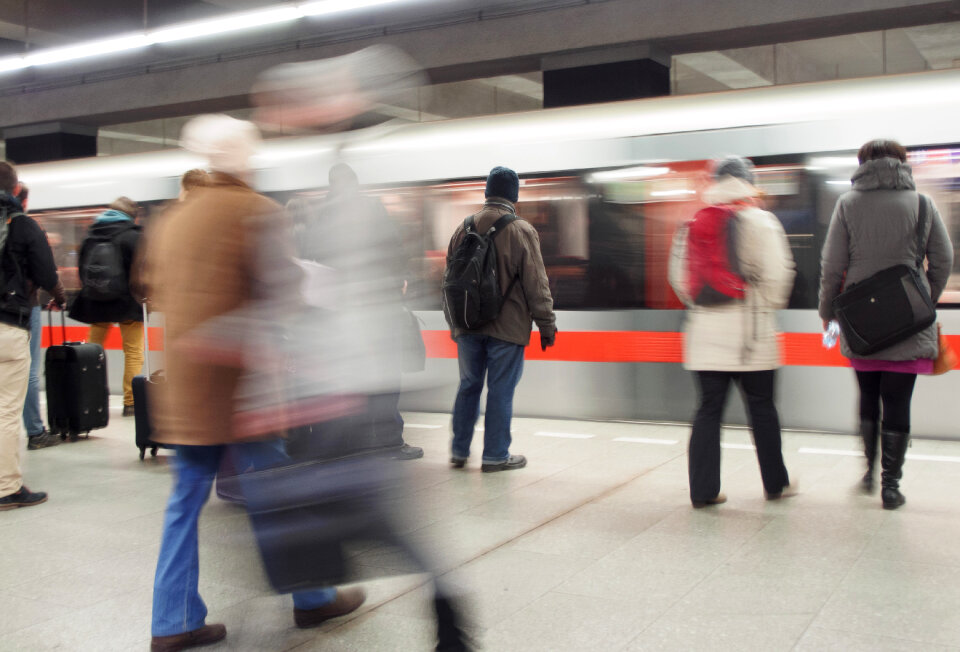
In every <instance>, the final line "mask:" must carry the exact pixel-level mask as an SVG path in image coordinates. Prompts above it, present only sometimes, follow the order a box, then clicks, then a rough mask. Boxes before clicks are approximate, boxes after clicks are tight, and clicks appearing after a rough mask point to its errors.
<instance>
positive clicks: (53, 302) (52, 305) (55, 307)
mask: <svg viewBox="0 0 960 652" xmlns="http://www.w3.org/2000/svg"><path fill="white" fill-rule="evenodd" d="M46 308H47V310H53V311H59V310H63V306H62V305H60V304H58V303H57V300H56V299H50V301H49V303H47V305H46Z"/></svg>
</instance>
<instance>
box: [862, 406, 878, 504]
mask: <svg viewBox="0 0 960 652" xmlns="http://www.w3.org/2000/svg"><path fill="white" fill-rule="evenodd" d="M860 438H861V439H862V440H863V454H864V456H865V457H866V458H867V472H866V473H864V474H863V478H862V479H861V480H860V491H862V492H863V493H865V494H872V493H873V469H874V466H876V462H877V442H878V440H879V439H880V429H879V428H878V427H877V422H876V421H861V422H860Z"/></svg>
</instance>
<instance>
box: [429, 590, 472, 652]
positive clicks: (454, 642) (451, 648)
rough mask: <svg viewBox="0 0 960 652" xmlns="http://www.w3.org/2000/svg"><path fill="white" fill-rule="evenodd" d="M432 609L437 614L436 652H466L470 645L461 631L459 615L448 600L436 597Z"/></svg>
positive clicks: (452, 603)
mask: <svg viewBox="0 0 960 652" xmlns="http://www.w3.org/2000/svg"><path fill="white" fill-rule="evenodd" d="M433 607H434V610H435V611H436V613H437V652H468V651H469V650H470V645H469V643H468V640H467V636H466V634H465V633H464V631H463V629H461V626H462V623H461V618H462V616H461V614H460V612H459V610H458V609H457V607H456V605H455V604H454V602H453V601H452V600H451V599H450V598H445V597H441V596H439V595H438V596H436V597H435V598H434V599H433Z"/></svg>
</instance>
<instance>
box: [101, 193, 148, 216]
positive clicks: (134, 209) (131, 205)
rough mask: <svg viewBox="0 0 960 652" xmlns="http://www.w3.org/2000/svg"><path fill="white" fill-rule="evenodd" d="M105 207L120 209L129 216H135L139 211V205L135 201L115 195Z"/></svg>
mask: <svg viewBox="0 0 960 652" xmlns="http://www.w3.org/2000/svg"><path fill="white" fill-rule="evenodd" d="M107 208H111V209H113V210H115V211H120V212H121V213H126V214H127V215H129V216H130V217H136V216H137V213H138V212H139V211H140V206H139V205H138V204H137V202H135V201H133V200H132V199H130V198H129V197H117V198H116V199H114V200H113V201H112V202H111V203H110V206H108V207H107Z"/></svg>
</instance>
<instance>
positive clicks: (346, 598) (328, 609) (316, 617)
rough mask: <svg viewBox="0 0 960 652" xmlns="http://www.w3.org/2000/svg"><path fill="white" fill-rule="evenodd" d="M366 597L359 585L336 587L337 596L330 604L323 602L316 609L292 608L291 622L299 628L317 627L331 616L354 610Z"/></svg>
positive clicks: (344, 614) (343, 614)
mask: <svg viewBox="0 0 960 652" xmlns="http://www.w3.org/2000/svg"><path fill="white" fill-rule="evenodd" d="M366 599H367V593H366V591H364V590H363V589H361V588H360V587H353V588H350V589H337V597H336V598H335V599H334V601H333V602H331V603H330V604H325V605H323V606H322V607H317V608H316V609H296V608H295V609H294V610H293V622H295V623H296V624H297V627H299V628H300V629H309V628H310V627H317V626H319V625H322V624H323V623H325V622H327V621H328V620H330V619H331V618H337V617H339V616H346V615H347V614H348V613H350V612H351V611H356V610H357V609H358V608H359V607H360V605H362V604H363V602H364V600H366Z"/></svg>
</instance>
